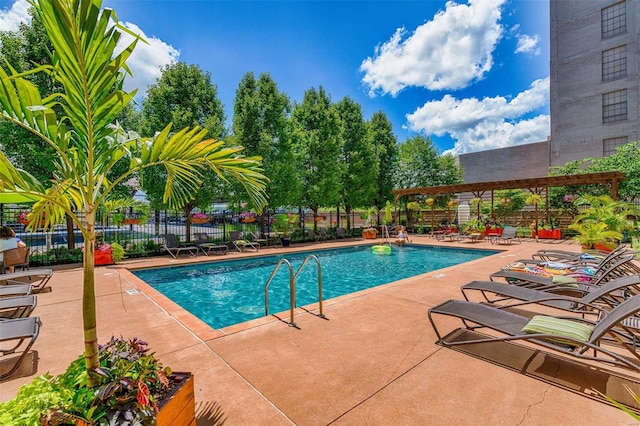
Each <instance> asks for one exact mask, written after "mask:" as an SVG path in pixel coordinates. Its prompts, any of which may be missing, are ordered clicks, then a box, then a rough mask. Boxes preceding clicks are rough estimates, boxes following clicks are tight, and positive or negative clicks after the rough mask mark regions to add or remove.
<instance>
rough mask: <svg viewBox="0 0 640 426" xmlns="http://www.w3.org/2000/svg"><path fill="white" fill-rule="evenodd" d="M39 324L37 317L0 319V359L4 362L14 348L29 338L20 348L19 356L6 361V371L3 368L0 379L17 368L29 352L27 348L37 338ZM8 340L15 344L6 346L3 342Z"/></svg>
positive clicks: (12, 352)
mask: <svg viewBox="0 0 640 426" xmlns="http://www.w3.org/2000/svg"><path fill="white" fill-rule="evenodd" d="M40 326H41V322H40V318H38V317H30V318H19V319H10V320H3V321H0V344H1V345H2V346H1V347H0V355H2V357H1V358H0V361H2V362H4V361H5V359H6V358H5V357H8V356H10V355H12V354H14V353H15V352H16V350H18V348H20V346H22V343H23V342H24V341H25V340H27V339H29V340H28V341H27V344H26V346H25V347H24V349H22V351H21V353H20V356H19V357H16V358H12V359H11V360H10V361H9V362H8V368H7V369H6V370H7V371H4V369H3V372H2V373H0V380H4V379H6V378H7V377H9V376H11V375H12V374H13V373H15V372H16V371H17V370H18V368H19V367H20V364H21V363H22V361H23V360H24V359H25V357H26V356H27V354H28V353H29V349H31V346H33V344H34V343H35V341H36V339H37V338H38V333H39V332H40ZM9 342H15V344H13V345H12V346H9V347H6V346H5V345H4V344H5V343H9Z"/></svg>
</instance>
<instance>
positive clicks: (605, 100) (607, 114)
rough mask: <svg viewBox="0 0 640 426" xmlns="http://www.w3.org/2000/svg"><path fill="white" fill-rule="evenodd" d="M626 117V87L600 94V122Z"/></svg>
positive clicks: (610, 121) (619, 119)
mask: <svg viewBox="0 0 640 426" xmlns="http://www.w3.org/2000/svg"><path fill="white" fill-rule="evenodd" d="M626 119H627V89H623V90H616V91H615V92H609V93H605V94H604V95H602V122H603V123H613V122H615V121H622V120H626Z"/></svg>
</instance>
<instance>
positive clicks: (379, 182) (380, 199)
mask: <svg viewBox="0 0 640 426" xmlns="http://www.w3.org/2000/svg"><path fill="white" fill-rule="evenodd" d="M367 136H368V138H369V140H370V141H371V144H372V145H373V147H374V150H375V155H376V162H377V164H378V166H377V169H378V174H377V179H376V193H375V194H374V195H373V205H374V206H376V208H377V210H378V211H380V210H381V209H382V208H384V207H385V205H386V203H387V201H393V188H394V174H395V170H396V168H397V164H398V145H397V140H396V136H395V135H394V134H393V125H392V124H391V122H390V121H389V119H388V118H387V116H386V114H385V113H384V112H382V111H378V112H376V113H374V114H373V116H372V117H371V120H370V121H369V122H367ZM378 219H379V218H378Z"/></svg>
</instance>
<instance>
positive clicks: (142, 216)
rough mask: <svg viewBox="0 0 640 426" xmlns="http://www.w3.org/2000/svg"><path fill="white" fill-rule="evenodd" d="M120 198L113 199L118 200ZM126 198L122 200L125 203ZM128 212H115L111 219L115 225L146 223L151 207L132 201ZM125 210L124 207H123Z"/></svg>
mask: <svg viewBox="0 0 640 426" xmlns="http://www.w3.org/2000/svg"><path fill="white" fill-rule="evenodd" d="M118 201H120V200H115V202H118ZM126 202H127V200H124V203H126ZM130 207H131V210H132V211H130V212H124V213H123V212H116V213H114V215H113V220H114V222H115V223H116V225H118V226H120V225H138V224H140V223H146V222H147V220H149V216H150V214H151V207H149V205H148V204H145V203H142V202H139V201H138V202H132V203H131V206H130ZM124 210H126V208H125V209H124Z"/></svg>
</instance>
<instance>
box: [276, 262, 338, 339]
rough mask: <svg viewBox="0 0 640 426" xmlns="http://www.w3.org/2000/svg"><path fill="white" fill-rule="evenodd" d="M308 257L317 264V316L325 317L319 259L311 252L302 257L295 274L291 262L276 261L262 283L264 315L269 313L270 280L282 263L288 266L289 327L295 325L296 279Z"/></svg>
mask: <svg viewBox="0 0 640 426" xmlns="http://www.w3.org/2000/svg"><path fill="white" fill-rule="evenodd" d="M310 259H313V260H315V261H316V264H317V265H318V306H319V311H320V313H319V314H318V316H319V317H320V318H325V316H324V314H323V313H322V266H321V265H320V261H319V260H318V258H317V257H316V256H315V255H313V254H310V255H309V256H307V257H305V258H304V260H303V261H302V265H300V267H299V268H298V270H297V271H296V272H295V274H294V273H293V266H291V262H289V261H288V260H287V259H280V261H278V263H277V264H276V267H275V268H274V269H273V272H271V276H269V279H268V280H267V283H266V284H265V285H264V309H265V313H264V314H265V316H267V315H269V284H271V281H272V280H273V277H274V276H275V275H276V272H278V269H280V266H282V264H285V265H287V267H288V268H289V312H290V316H291V320H290V322H289V327H296V323H295V321H294V320H293V319H294V315H295V312H294V311H295V308H296V280H297V279H298V275H300V271H302V268H304V266H305V265H306V264H307V262H308V261H309V260H310Z"/></svg>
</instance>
